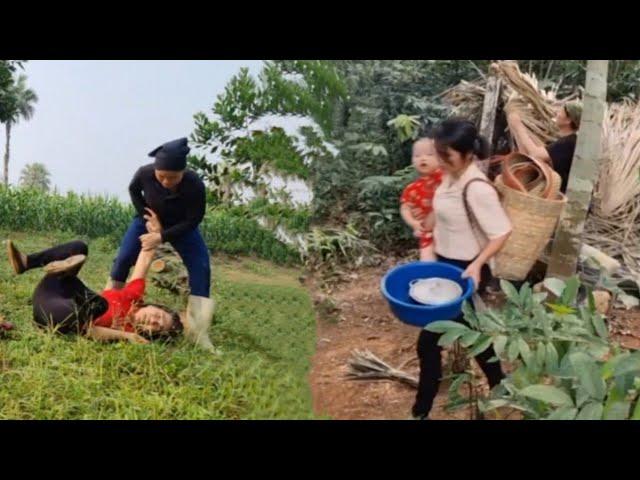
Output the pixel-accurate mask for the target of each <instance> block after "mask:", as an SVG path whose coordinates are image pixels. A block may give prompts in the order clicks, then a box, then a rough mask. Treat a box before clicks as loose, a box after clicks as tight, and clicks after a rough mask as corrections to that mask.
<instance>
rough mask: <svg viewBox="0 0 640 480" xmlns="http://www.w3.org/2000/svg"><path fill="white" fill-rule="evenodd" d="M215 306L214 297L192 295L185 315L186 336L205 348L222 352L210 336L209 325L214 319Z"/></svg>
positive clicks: (214, 351) (213, 351)
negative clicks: (214, 344)
mask: <svg viewBox="0 0 640 480" xmlns="http://www.w3.org/2000/svg"><path fill="white" fill-rule="evenodd" d="M215 306H216V303H215V301H214V300H213V299H212V298H206V297H198V296H196V295H190V296H189V303H188V305H187V314H186V316H185V324H184V336H185V337H186V338H187V339H188V340H189V341H191V342H193V343H195V344H196V345H197V346H199V347H201V348H204V349H205V350H208V351H210V352H212V353H220V350H218V349H217V348H216V347H214V346H213V344H212V343H211V339H210V338H209V327H210V326H211V321H212V320H213V314H214V312H215Z"/></svg>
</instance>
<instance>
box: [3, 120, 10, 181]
mask: <svg viewBox="0 0 640 480" xmlns="http://www.w3.org/2000/svg"><path fill="white" fill-rule="evenodd" d="M5 133H6V137H7V138H6V144H5V147H4V185H5V187H6V186H8V185H9V144H10V142H11V122H7V123H6V124H5Z"/></svg>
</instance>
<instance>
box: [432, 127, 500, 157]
mask: <svg viewBox="0 0 640 480" xmlns="http://www.w3.org/2000/svg"><path fill="white" fill-rule="evenodd" d="M432 134H433V139H434V143H435V147H436V151H437V152H438V154H439V155H440V156H441V157H442V158H443V159H444V161H445V162H448V159H447V147H449V148H452V149H453V150H455V151H456V152H459V153H460V154H461V155H466V154H468V153H470V152H471V153H473V154H474V155H475V156H476V157H478V158H479V159H480V160H484V159H485V158H488V157H489V142H487V140H486V139H485V138H484V137H483V136H482V135H480V134H479V133H478V129H477V128H476V126H475V125H474V124H473V123H472V122H470V121H469V120H465V119H462V118H449V119H447V120H444V121H442V122H440V123H439V124H438V125H437V126H436V127H435V128H434V129H433V132H432Z"/></svg>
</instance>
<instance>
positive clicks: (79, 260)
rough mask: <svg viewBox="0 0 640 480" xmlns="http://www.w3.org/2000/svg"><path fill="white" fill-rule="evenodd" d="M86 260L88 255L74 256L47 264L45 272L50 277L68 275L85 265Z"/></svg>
mask: <svg viewBox="0 0 640 480" xmlns="http://www.w3.org/2000/svg"><path fill="white" fill-rule="evenodd" d="M86 259H87V257H86V255H73V256H71V257H69V258H65V259H64V260H58V261H55V262H51V263H47V264H46V265H45V266H44V271H45V272H47V274H50V275H54V274H58V273H67V272H70V271H72V270H76V271H77V270H78V269H79V268H80V267H81V266H82V265H83V264H84V262H85V260H86Z"/></svg>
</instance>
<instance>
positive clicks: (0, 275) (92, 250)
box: [0, 230, 315, 419]
mask: <svg viewBox="0 0 640 480" xmlns="http://www.w3.org/2000/svg"><path fill="white" fill-rule="evenodd" d="M8 236H9V234H8V232H7V231H2V230H0V238H1V239H2V240H4V239H6V238H7V237H8ZM11 238H12V239H13V240H14V241H15V242H16V244H17V245H18V246H19V247H20V248H21V249H23V250H25V251H35V250H38V249H42V248H46V247H49V246H51V245H53V244H55V243H60V242H62V241H68V240H71V239H73V238H75V236H74V235H71V234H63V233H46V234H44V233H40V234H32V233H21V234H16V233H11ZM88 243H89V258H88V261H87V263H86V264H85V265H84V267H83V269H82V271H81V273H80V278H81V279H82V280H83V281H84V282H85V283H86V284H87V285H88V286H89V287H90V288H92V289H94V290H96V291H100V290H101V289H102V288H103V287H104V284H105V282H106V279H107V277H108V272H109V269H110V266H111V261H112V259H113V257H114V254H115V251H114V250H113V247H112V242H110V241H105V240H102V239H97V240H93V241H89V242H88ZM4 252H5V245H4V242H3V243H2V257H0V314H2V315H3V316H4V317H5V318H6V320H9V321H11V322H12V323H14V324H15V326H16V330H14V331H12V332H10V335H9V337H8V338H4V339H0V419H309V418H313V414H312V408H311V392H310V388H309V383H308V373H309V368H310V361H311V356H312V354H313V351H314V345H315V319H314V312H313V307H312V304H311V300H310V298H309V295H308V293H307V291H306V290H305V289H304V288H303V287H302V286H300V284H299V283H298V280H297V278H298V276H299V272H298V271H297V270H295V269H287V268H282V267H276V266H273V265H272V264H270V263H268V262H265V261H262V260H260V261H258V260H251V259H243V260H237V259H229V258H226V259H225V258H219V257H217V256H214V257H213V264H214V267H213V276H214V283H213V295H214V297H215V299H216V301H217V302H218V310H217V312H216V316H215V320H214V324H213V326H212V328H211V338H212V340H213V342H214V344H216V345H217V346H219V347H220V348H221V349H222V350H223V354H222V355H221V356H220V357H215V356H212V355H211V354H208V353H206V352H202V351H199V350H197V349H195V348H194V347H192V346H191V345H189V344H187V343H185V342H184V341H183V340H182V339H179V340H177V341H176V342H174V343H170V344H163V343H155V344H151V345H134V344H130V343H111V344H99V343H96V342H93V341H90V340H87V339H85V338H81V337H77V336H68V337H65V336H61V335H57V334H52V333H48V332H44V331H42V330H40V329H38V328H37V327H36V326H35V325H34V324H33V323H32V320H31V318H32V311H31V308H32V307H31V294H32V292H33V289H34V287H35V285H36V284H37V282H38V281H39V280H40V278H41V276H42V275H43V273H42V271H39V270H36V271H31V272H27V273H25V274H23V275H21V276H15V275H14V274H13V272H12V270H11V269H10V265H9V262H8V261H7V260H6V258H5V255H6V254H5V253H4ZM147 299H149V300H152V301H156V302H160V303H164V304H167V305H170V306H173V307H176V308H180V307H184V305H181V304H180V300H179V299H177V298H176V297H172V296H171V295H169V294H167V293H165V292H162V291H160V290H158V289H156V288H155V287H153V286H150V287H149V288H148V293H147Z"/></svg>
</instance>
